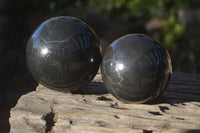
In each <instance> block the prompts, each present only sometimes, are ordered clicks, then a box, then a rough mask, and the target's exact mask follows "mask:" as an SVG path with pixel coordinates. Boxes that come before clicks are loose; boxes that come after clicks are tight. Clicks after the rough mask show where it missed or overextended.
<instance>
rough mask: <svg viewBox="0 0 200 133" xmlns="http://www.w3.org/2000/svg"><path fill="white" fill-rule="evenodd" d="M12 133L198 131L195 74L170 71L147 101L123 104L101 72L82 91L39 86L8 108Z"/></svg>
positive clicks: (199, 80) (199, 87) (199, 94)
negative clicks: (165, 83) (165, 81)
mask: <svg viewBox="0 0 200 133" xmlns="http://www.w3.org/2000/svg"><path fill="white" fill-rule="evenodd" d="M9 122H10V125H11V129H10V132H11V133H18V132H19V133H22V132H51V133H54V132H55V133H57V132H61V133H63V132H70V133H71V132H72V133H88V132H89V133H102V132H103V133H113V132H120V133H199V132H200V76H192V75H189V74H173V75H172V77H171V81H170V84H169V86H168V87H167V89H166V90H165V92H164V93H163V95H161V96H160V97H159V98H158V99H157V100H156V101H155V102H154V103H150V104H126V103H123V102H121V101H119V100H117V99H115V98H114V97H113V96H112V95H111V94H109V93H108V92H107V90H106V89H105V87H104V85H103V83H102V79H101V76H100V74H97V75H96V77H95V79H94V80H93V81H92V82H90V83H89V85H88V86H87V87H86V88H85V89H84V90H82V91H79V92H77V93H74V94H72V93H63V92H58V91H54V90H50V89H48V88H46V87H44V86H42V85H39V86H38V87H37V88H36V91H33V92H30V93H28V94H26V95H23V96H22V97H21V98H20V99H19V100H18V103H17V105H16V106H15V107H14V108H12V109H11V117H10V119H9Z"/></svg>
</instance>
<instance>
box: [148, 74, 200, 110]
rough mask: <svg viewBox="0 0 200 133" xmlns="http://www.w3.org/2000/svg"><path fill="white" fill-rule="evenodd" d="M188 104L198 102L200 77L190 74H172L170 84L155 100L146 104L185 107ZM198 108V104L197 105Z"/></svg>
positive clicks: (199, 105) (199, 99)
mask: <svg viewBox="0 0 200 133" xmlns="http://www.w3.org/2000/svg"><path fill="white" fill-rule="evenodd" d="M188 102H200V77H199V76H194V75H191V74H172V77H171V79H170V82H169V84H168V86H167V88H166V89H165V91H164V92H163V94H162V95H160V96H159V97H158V98H157V99H155V100H154V101H151V102H149V103H148V104H162V103H166V104H170V105H172V106H177V104H182V105H183V106H184V105H186V104H185V103H188ZM197 106H198V107H200V104H197Z"/></svg>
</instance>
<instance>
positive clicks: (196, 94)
mask: <svg viewBox="0 0 200 133" xmlns="http://www.w3.org/2000/svg"><path fill="white" fill-rule="evenodd" d="M72 93H73V94H81V95H103V94H108V93H109V92H108V90H107V89H106V88H105V85H104V84H103V83H102V82H101V81H91V82H90V83H89V84H88V85H87V86H86V87H85V88H83V89H80V90H77V91H75V92H72ZM188 102H200V76H193V75H191V74H172V76H171V79H170V82H169V84H168V86H167V87H166V89H165V91H164V92H163V93H162V94H161V95H160V96H159V97H158V98H156V99H155V100H152V101H149V102H147V103H144V104H147V105H156V104H170V105H172V106H177V104H181V105H183V106H184V105H186V104H185V103H188ZM197 106H198V107H200V104H197ZM164 109H165V108H164Z"/></svg>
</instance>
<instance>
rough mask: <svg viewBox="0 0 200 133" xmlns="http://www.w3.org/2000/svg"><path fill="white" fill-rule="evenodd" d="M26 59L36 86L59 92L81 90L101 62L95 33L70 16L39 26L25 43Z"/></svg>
mask: <svg viewBox="0 0 200 133" xmlns="http://www.w3.org/2000/svg"><path fill="white" fill-rule="evenodd" d="M26 57H27V64H28V67H29V69H30V72H31V74H32V75H33V77H34V78H35V79H36V80H37V81H38V82H39V83H41V84H43V85H44V86H47V87H49V88H52V89H57V90H63V91H73V90H76V89H80V88H83V87H84V86H85V85H86V84H87V83H88V82H89V81H90V80H92V79H93V77H94V76H95V74H96V73H97V71H98V68H99V65H100V62H101V54H100V51H99V40H98V38H97V36H96V34H95V33H94V31H93V30H92V29H91V28H90V27H89V26H88V25H87V24H85V23H84V22H82V21H81V20H78V19H76V18H72V17H55V18H52V19H49V20H47V21H45V22H44V23H42V24H41V25H40V26H39V27H38V28H37V29H36V31H35V32H34V33H33V35H32V36H31V38H30V39H29V41H28V44H27V48H26Z"/></svg>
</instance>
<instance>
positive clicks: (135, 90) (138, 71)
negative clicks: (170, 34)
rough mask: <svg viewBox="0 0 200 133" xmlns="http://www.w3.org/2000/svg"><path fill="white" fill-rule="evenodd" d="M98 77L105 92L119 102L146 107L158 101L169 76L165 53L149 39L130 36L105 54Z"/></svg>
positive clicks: (140, 36)
mask: <svg viewBox="0 0 200 133" xmlns="http://www.w3.org/2000/svg"><path fill="white" fill-rule="evenodd" d="M101 73H102V78H103V82H104V84H105V86H106V88H107V89H108V90H109V91H110V92H111V94H113V95H114V96H115V97H116V98H118V99H119V100H122V101H125V102H135V103H145V102H148V101H150V100H153V99H155V98H156V97H158V96H159V95H160V94H161V92H163V90H164V89H165V88H166V85H167V83H168V81H169V78H170V75H171V73H172V65H171V58H170V56H169V54H168V52H167V51H166V50H165V49H164V48H163V47H162V46H161V45H160V44H159V43H158V42H157V41H155V40H153V39H152V38H150V37H148V36H146V35H141V34H130V35H126V36H123V37H121V38H119V39H117V40H116V41H114V42H113V43H112V44H111V45H110V46H109V47H108V49H107V50H106V52H105V54H104V57H103V61H102V65H101Z"/></svg>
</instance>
